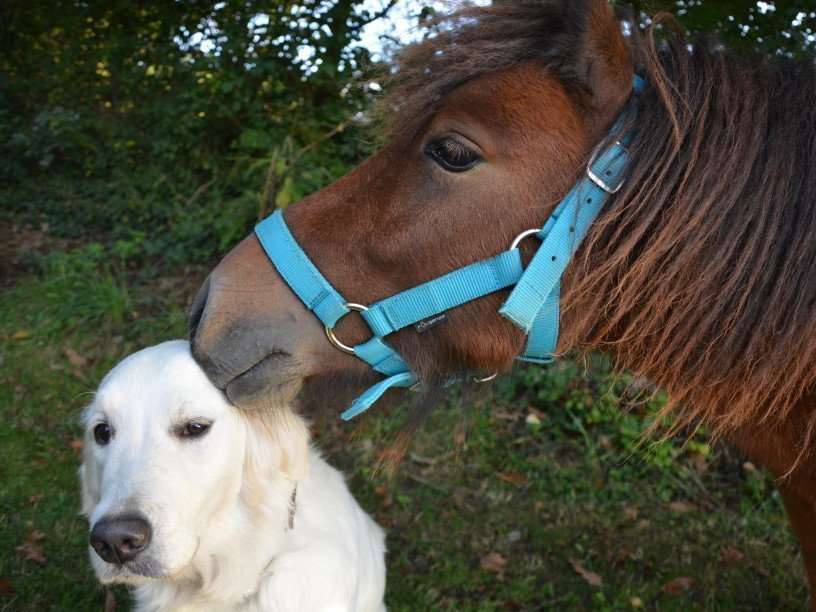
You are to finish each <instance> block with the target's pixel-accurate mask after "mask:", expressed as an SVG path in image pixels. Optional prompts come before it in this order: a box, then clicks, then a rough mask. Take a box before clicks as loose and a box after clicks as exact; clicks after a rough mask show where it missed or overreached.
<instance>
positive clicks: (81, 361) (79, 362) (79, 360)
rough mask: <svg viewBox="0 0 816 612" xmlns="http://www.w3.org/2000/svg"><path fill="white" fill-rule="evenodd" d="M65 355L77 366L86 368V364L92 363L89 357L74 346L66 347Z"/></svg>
mask: <svg viewBox="0 0 816 612" xmlns="http://www.w3.org/2000/svg"><path fill="white" fill-rule="evenodd" d="M65 356H66V357H67V358H68V361H69V362H70V364H71V365H73V366H76V367H78V368H84V367H85V366H86V365H88V364H89V363H90V361H88V358H87V357H84V356H82V355H80V354H79V353H77V352H76V351H75V350H74V349H72V348H67V349H65Z"/></svg>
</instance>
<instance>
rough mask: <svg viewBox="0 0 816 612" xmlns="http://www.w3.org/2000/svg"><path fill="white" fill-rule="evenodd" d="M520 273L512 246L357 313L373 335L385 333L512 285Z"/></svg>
mask: <svg viewBox="0 0 816 612" xmlns="http://www.w3.org/2000/svg"><path fill="white" fill-rule="evenodd" d="M522 272H524V268H522V265H521V255H520V254H519V250H518V249H512V250H510V251H505V252H504V253H501V254H500V255H497V256H496V257H492V258H490V259H485V260H483V261H479V262H476V263H474V264H470V265H469V266H465V267H464V268H459V269H458V270H455V271H453V272H450V273H449V274H445V275H444V276H440V277H439V278H436V279H434V280H432V281H429V282H427V283H423V284H422V285H417V286H416V287H414V288H412V289H408V290H407V291H403V292H402V293H398V294H396V295H394V296H392V297H390V298H387V299H384V300H382V301H380V302H377V303H376V304H372V305H371V306H369V307H368V310H366V311H365V312H361V313H360V315H361V316H362V317H363V319H365V320H366V323H368V325H369V327H371V331H373V332H374V335H375V336H387V335H388V334H390V333H393V332H395V331H397V330H399V329H402V328H403V327H406V326H408V325H411V324H413V323H418V322H419V321H422V320H423V319H427V318H428V317H430V316H433V315H436V314H439V313H441V312H444V311H446V310H448V309H450V308H454V307H456V306H460V305H461V304H464V303H466V302H470V301H471V300H475V299H476V298H478V297H482V296H484V295H487V294H489V293H493V292H494V291H498V290H499V289H504V288H505V287H509V286H510V285H514V284H516V283H517V282H518V280H519V279H520V278H521V275H522Z"/></svg>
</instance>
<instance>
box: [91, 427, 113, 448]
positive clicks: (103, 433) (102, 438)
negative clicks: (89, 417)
mask: <svg viewBox="0 0 816 612" xmlns="http://www.w3.org/2000/svg"><path fill="white" fill-rule="evenodd" d="M93 431H94V440H96V443H97V444H99V445H100V446H105V445H106V444H107V443H108V442H110V439H111V436H112V435H113V430H112V429H111V426H110V425H108V424H107V423H100V424H99V425H97V426H96V427H94V430H93Z"/></svg>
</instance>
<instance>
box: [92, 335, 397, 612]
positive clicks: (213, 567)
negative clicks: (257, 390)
mask: <svg viewBox="0 0 816 612" xmlns="http://www.w3.org/2000/svg"><path fill="white" fill-rule="evenodd" d="M83 421H84V424H85V429H86V433H85V444H84V458H83V463H82V467H81V468H80V477H81V480H82V511H83V514H84V515H85V516H86V517H87V518H88V521H89V523H90V526H91V527H93V526H94V524H96V523H97V521H100V520H101V519H103V518H104V519H110V518H117V517H123V516H134V515H135V516H139V517H142V518H144V519H145V520H146V521H147V522H148V523H149V525H150V527H151V536H150V541H149V543H148V545H147V546H146V547H145V548H144V549H143V550H142V552H141V553H140V554H139V556H138V557H136V559H133V560H131V561H128V562H126V563H124V564H122V565H117V564H114V563H107V562H105V561H104V560H103V559H102V558H101V557H100V556H98V555H97V554H96V552H95V551H94V549H93V548H91V547H89V549H90V555H91V561H92V564H93V566H94V569H95V571H96V574H97V576H98V577H99V579H100V581H101V582H103V583H110V582H123V583H128V584H131V585H135V589H134V590H135V598H136V601H137V605H138V608H139V609H142V610H186V609H190V610H193V609H194V610H230V609H234V610H275V611H280V612H283V611H293V612H294V611H297V612H303V611H311V610H331V611H341V610H349V611H351V610H353V611H361V612H367V611H375V610H383V609H384V605H383V593H384V590H385V545H384V534H383V531H382V529H380V527H379V526H377V525H376V524H375V523H374V521H373V520H372V519H371V518H370V517H369V516H368V515H367V514H366V513H365V512H363V510H362V509H361V508H360V506H359V505H358V504H357V502H356V501H355V500H354V498H353V497H352V496H351V493H350V492H349V490H348V488H347V486H346V484H345V482H344V479H343V477H342V475H341V474H340V473H339V472H338V471H337V470H335V469H334V468H332V467H330V466H329V465H328V464H327V463H326V462H325V461H323V459H322V458H321V457H320V455H319V454H318V453H317V452H316V451H315V450H314V449H311V448H310V445H309V434H308V429H307V427H306V425H305V423H304V422H303V420H302V419H301V418H300V417H299V416H297V415H296V414H295V413H294V412H292V411H291V410H288V409H276V410H274V411H268V412H263V413H261V412H258V411H241V410H239V409H237V408H236V407H234V406H232V405H231V404H230V403H229V402H228V400H227V399H226V397H225V395H224V394H223V393H222V392H221V391H220V390H218V389H217V388H215V387H214V386H213V385H212V384H211V383H210V382H209V380H208V379H207V378H206V376H205V375H204V374H203V373H202V372H201V370H200V369H199V368H198V366H197V365H196V363H195V362H194V361H193V359H192V358H191V356H190V352H189V347H188V344H187V343H186V342H183V341H173V342H166V343H164V344H160V345H158V346H154V347H151V348H147V349H144V350H142V351H139V352H138V353H135V354H133V355H131V356H130V357H128V358H127V359H125V360H124V361H122V362H121V363H120V364H119V365H117V366H116V367H115V368H114V369H113V370H112V371H111V372H110V373H109V374H108V375H107V376H106V377H105V379H104V380H103V381H102V383H101V385H100V387H99V390H98V391H97V393H96V395H95V398H94V400H93V402H92V403H91V405H90V406H89V407H88V408H87V409H86V411H85V414H84V417H83ZM190 422H201V423H209V428H208V429H207V431H206V433H205V434H203V435H199V436H188V435H184V432H185V426H186V424H188V423H190ZM100 423H106V424H108V425H109V426H110V427H111V430H112V436H111V438H110V441H109V442H108V443H106V444H100V443H99V442H97V441H96V440H95V437H94V429H95V427H97V425H99V424H100ZM293 492H296V495H295V496H294V503H292V501H293ZM290 524H292V526H291V527H290Z"/></svg>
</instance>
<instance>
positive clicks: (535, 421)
mask: <svg viewBox="0 0 816 612" xmlns="http://www.w3.org/2000/svg"><path fill="white" fill-rule="evenodd" d="M524 421H525V422H526V423H527V424H528V425H541V419H540V418H538V417H537V416H536V415H534V414H533V413H532V412H531V413H530V414H528V415H527V418H526V419H524Z"/></svg>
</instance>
